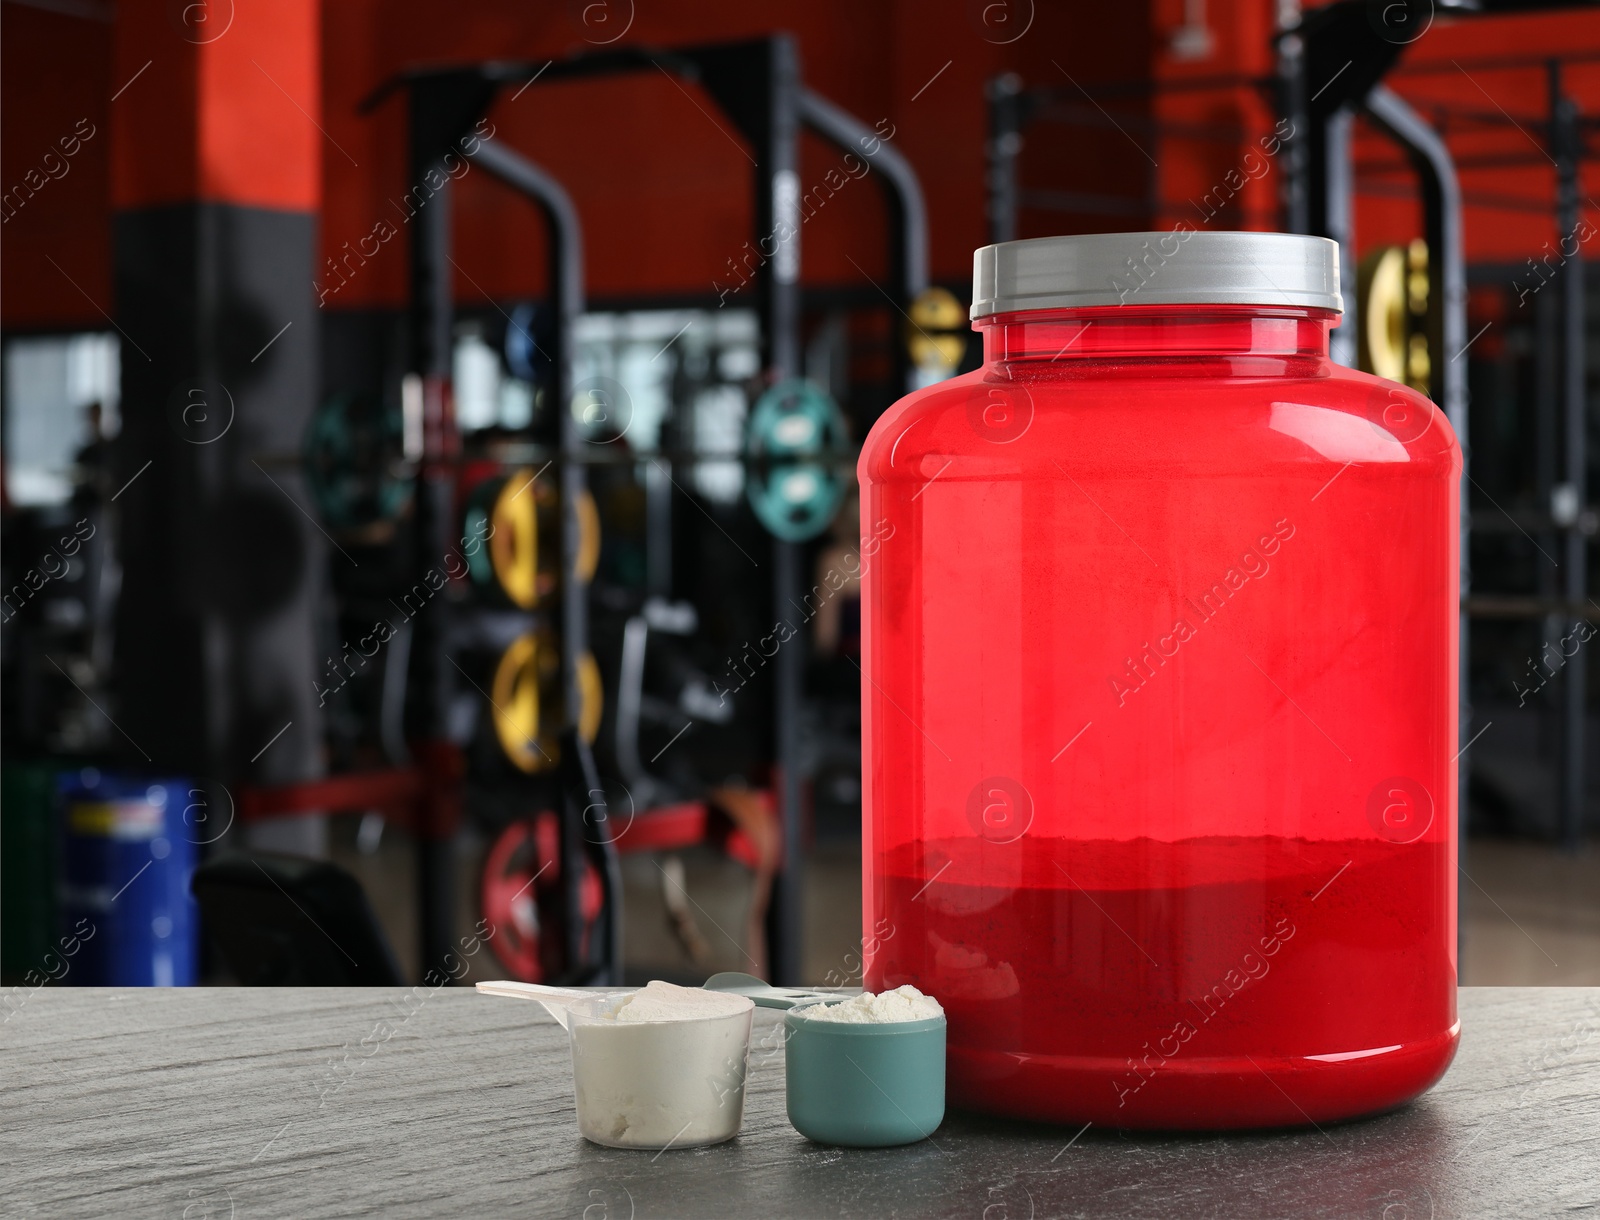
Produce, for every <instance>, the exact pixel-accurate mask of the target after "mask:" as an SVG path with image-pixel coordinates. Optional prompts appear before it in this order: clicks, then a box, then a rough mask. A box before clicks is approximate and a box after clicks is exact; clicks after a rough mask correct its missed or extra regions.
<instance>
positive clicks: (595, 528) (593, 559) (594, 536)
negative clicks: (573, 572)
mask: <svg viewBox="0 0 1600 1220" xmlns="http://www.w3.org/2000/svg"><path fill="white" fill-rule="evenodd" d="M599 566H600V509H599V507H598V506H597V505H596V504H595V502H594V497H593V496H592V495H590V494H589V493H588V492H587V491H585V492H583V493H582V494H581V495H579V496H578V557H577V574H578V580H579V581H580V582H582V583H583V584H588V583H589V582H590V581H591V580H593V579H594V573H595V569H596V568H598V567H599Z"/></svg>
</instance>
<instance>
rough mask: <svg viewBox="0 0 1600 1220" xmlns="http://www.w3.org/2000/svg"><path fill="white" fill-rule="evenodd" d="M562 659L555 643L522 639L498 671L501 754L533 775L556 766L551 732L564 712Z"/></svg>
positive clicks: (497, 722) (497, 719) (495, 699)
mask: <svg viewBox="0 0 1600 1220" xmlns="http://www.w3.org/2000/svg"><path fill="white" fill-rule="evenodd" d="M560 669H561V658H560V656H559V654H558V652H557V650H556V648H555V645H554V642H553V641H551V640H549V639H544V640H541V639H540V638H539V637H537V636H534V635H531V634H530V635H522V636H518V637H517V638H516V639H515V640H513V641H512V642H511V646H510V647H509V648H507V649H506V650H505V653H504V654H503V655H502V656H501V657H500V661H499V663H498V664H497V665H496V666H495V671H494V687H493V691H494V693H493V713H494V730H495V735H496V736H497V737H498V738H499V739H500V748H501V749H502V750H504V751H505V753H506V757H507V758H509V759H510V760H511V761H512V763H514V764H515V765H516V766H517V767H518V768H519V769H520V770H523V771H527V772H529V773H530V774H531V773H533V772H536V771H544V770H547V769H548V768H550V767H552V766H554V765H555V761H556V749H557V746H556V741H555V737H554V734H553V733H552V732H551V731H550V729H551V728H552V727H553V725H554V723H555V721H556V720H557V717H556V716H554V715H549V714H546V709H553V708H555V707H559V706H560V703H559V700H560V689H561V686H560Z"/></svg>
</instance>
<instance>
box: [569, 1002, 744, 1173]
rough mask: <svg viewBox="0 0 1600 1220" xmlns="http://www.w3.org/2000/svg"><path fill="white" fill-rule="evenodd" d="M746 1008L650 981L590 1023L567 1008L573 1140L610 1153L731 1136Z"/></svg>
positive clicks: (738, 1105)
mask: <svg viewBox="0 0 1600 1220" xmlns="http://www.w3.org/2000/svg"><path fill="white" fill-rule="evenodd" d="M583 1003H585V1004H587V1003H588V1001H584V1002H583ZM754 1007H755V1006H754V1005H753V1004H752V1003H751V1001H750V1000H749V999H748V998H746V997H744V996H739V995H730V994H727V993H724V992H715V991H706V990H704V989H703V988H699V987H677V986H674V985H673V984H671V983H663V982H659V981H658V982H653V983H651V984H649V986H647V987H644V988H642V989H640V990H639V991H635V992H633V993H631V994H629V995H626V996H623V997H622V998H621V999H620V1000H619V1001H617V1002H615V1003H614V1004H611V1005H609V1006H607V1005H600V1006H599V1009H598V1011H597V1012H596V1013H595V1015H594V1016H587V1017H586V1016H583V1015H582V1014H581V1012H579V1011H573V1010H572V1009H570V1008H569V1012H570V1013H571V1016H570V1017H569V1025H568V1029H569V1033H570V1037H571V1042H572V1077H573V1088H574V1092H575V1093H576V1095H577V1103H578V1130H579V1131H580V1132H581V1133H582V1134H583V1135H584V1136H585V1137H586V1138H587V1139H591V1140H593V1141H595V1142H596V1143H599V1144H605V1145H608V1146H610V1147H613V1148H664V1147H666V1146H668V1145H669V1144H670V1145H671V1146H672V1147H674V1148H688V1147H693V1146H695V1145H697V1144H713V1143H716V1142H718V1141H719V1140H725V1139H729V1138H731V1137H732V1136H734V1135H737V1134H738V1132H739V1127H740V1125H741V1123H742V1122H743V1120H744V1079H745V1065H746V1060H747V1058H748V1054H749V1049H750V1015H751V1012H752V1011H753V1009H754Z"/></svg>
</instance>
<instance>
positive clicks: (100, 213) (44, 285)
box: [0, 4, 116, 329]
mask: <svg viewBox="0 0 1600 1220" xmlns="http://www.w3.org/2000/svg"><path fill="white" fill-rule="evenodd" d="M111 81H112V71H111V23H110V21H109V20H107V21H86V20H83V19H81V18H76V17H64V16H62V15H60V14H58V13H51V12H45V11H42V10H40V9H35V8H26V7H24V6H23V5H20V4H0V91H3V92H0V190H3V191H4V193H5V198H6V200H7V201H8V202H7V204H6V206H5V208H4V215H5V217H6V219H5V222H4V225H3V227H0V325H4V326H5V327H6V328H8V329H13V328H16V327H19V326H38V327H75V326H83V325H94V326H104V325H105V324H106V323H105V319H104V318H103V317H101V315H100V313H99V312H98V310H97V308H96V306H98V307H99V308H102V309H106V310H110V309H111V227H110V218H109V202H110V197H111V178H110V166H111V133H110V131H109V130H108V124H107V122H106V113H107V103H108V102H109V100H110V97H111V94H112V92H113V91H114V90H115V88H116V86H115V85H113V84H112V83H111ZM85 131H92V132H93V133H94V134H93V135H92V136H90V137H89V138H87V139H82V138H80V135H79V133H81V132H85ZM62 141H66V144H63V143H62ZM74 141H76V149H77V150H76V151H75V152H73V153H72V154H71V155H70V156H69V155H67V154H66V151H65V150H66V149H68V148H71V147H73V142H74ZM35 184H37V185H35ZM30 193H31V197H29V196H30ZM19 202H20V206H17V205H18V203H19ZM52 259H53V260H54V263H55V265H54V266H52V265H51V260H52Z"/></svg>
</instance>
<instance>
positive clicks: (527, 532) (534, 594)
mask: <svg viewBox="0 0 1600 1220" xmlns="http://www.w3.org/2000/svg"><path fill="white" fill-rule="evenodd" d="M535 482H536V480H535V478H534V473H533V471H531V470H527V469H524V470H517V471H513V472H512V474H511V475H510V476H509V477H507V479H506V481H505V483H504V485H503V486H502V487H501V488H500V494H499V495H497V496H496V497H495V501H494V509H493V511H492V512H491V514H490V521H491V522H492V523H493V526H494V533H493V534H491V535H490V537H489V562H490V563H491V564H492V565H493V567H494V574H495V578H496V579H497V580H499V582H500V588H501V589H503V590H504V591H505V595H506V596H507V597H508V598H510V599H511V602H512V604H513V605H516V606H520V607H521V608H522V609H524V610H531V609H533V607H534V606H535V605H537V604H538V601H539V513H538V504H537V500H536V495H537V493H536V492H535V490H534V484H535Z"/></svg>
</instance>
